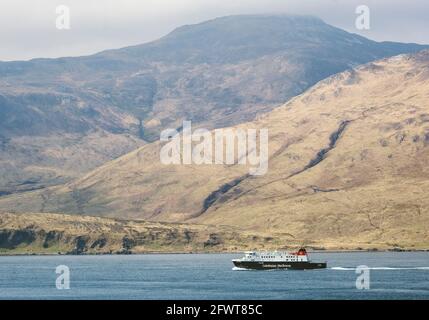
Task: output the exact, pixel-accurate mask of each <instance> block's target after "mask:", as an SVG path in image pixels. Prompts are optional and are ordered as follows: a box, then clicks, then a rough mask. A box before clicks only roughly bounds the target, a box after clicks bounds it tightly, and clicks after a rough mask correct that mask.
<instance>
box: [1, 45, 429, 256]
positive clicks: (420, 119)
mask: <svg viewBox="0 0 429 320" xmlns="http://www.w3.org/2000/svg"><path fill="white" fill-rule="evenodd" d="M428 98H429V51H422V52H420V53H417V54H412V55H399V56H395V57H392V58H386V59H382V60H379V61H376V62H371V63H368V64H365V65H362V66H359V67H356V68H354V69H352V70H348V71H345V72H343V73H339V74H336V75H333V76H331V77H329V78H327V79H325V80H322V81H320V82H319V83H317V84H316V85H315V86H313V87H311V88H310V89H309V90H307V91H306V92H305V93H303V94H302V95H299V96H297V97H295V98H293V99H291V100H290V101H289V102H288V103H286V104H284V105H283V106H280V107H278V108H276V109H274V110H273V111H271V112H270V113H267V114H265V115H262V116H260V117H258V119H256V120H254V121H252V122H247V123H243V124H241V125H239V126H236V127H234V130H237V129H239V128H241V129H246V128H256V129H261V128H267V129H268V130H269V168H268V171H267V173H266V174H265V175H261V176H251V175H249V174H248V172H249V171H248V168H247V167H246V166H242V165H238V164H237V165H164V164H162V163H161V162H160V155H159V153H160V148H161V146H160V143H159V142H155V143H151V144H147V145H145V146H143V147H142V148H140V149H138V150H136V151H133V152H131V153H129V154H127V155H125V156H123V157H121V158H119V159H117V160H114V161H112V162H109V163H107V164H105V165H103V166H101V167H99V168H97V169H96V170H94V171H92V172H90V173H88V174H87V175H85V176H84V177H82V178H80V179H77V180H75V181H73V182H70V183H67V184H65V185H63V186H58V187H52V188H48V189H46V190H43V191H38V192H31V193H26V194H22V195H15V196H7V197H3V198H2V199H0V207H1V208H3V210H6V211H15V212H29V211H37V212H65V213H73V214H90V215H100V216H110V217H122V218H125V217H127V218H144V219H149V220H162V221H180V222H185V221H186V222H192V223H200V224H201V223H203V224H209V225H229V226H235V227H239V228H243V229H246V230H252V231H263V232H272V233H275V232H283V233H287V234H290V235H291V237H292V238H294V239H306V240H307V241H311V242H312V243H315V244H319V245H320V244H323V245H324V246H327V247H330V246H335V244H336V245H337V247H338V243H341V244H342V245H344V246H348V247H358V246H368V245H370V244H371V245H375V246H378V245H379V246H386V245H387V246H390V247H396V246H400V247H401V246H402V247H415V248H422V247H424V246H427V245H428V243H429V232H428V229H427V225H428V224H429V199H428V197H427V195H426V194H427V188H428V187H429V169H428V167H427V165H426V164H427V163H428V161H429V106H428V104H427V101H428Z"/></svg>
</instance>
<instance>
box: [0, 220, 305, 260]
mask: <svg viewBox="0 0 429 320" xmlns="http://www.w3.org/2000/svg"><path fill="white" fill-rule="evenodd" d="M285 244H287V245H289V246H291V245H295V246H298V245H299V243H298V242H297V241H296V240H294V239H292V238H291V236H290V235H287V234H277V235H276V236H275V237H272V236H267V235H264V234H261V233H250V232H245V231H241V230H238V229H236V228H231V227H223V228H214V227H213V226H205V225H187V224H174V223H159V222H147V221H141V220H133V221H131V220H118V219H108V218H98V217H88V216H70V215H63V214H34V213H29V214H24V215H22V214H21V215H17V214H10V213H0V254H32V253H37V254H43V253H45V254H57V253H62V254H65V253H71V254H100V253H146V252H201V251H204V252H217V251H238V250H247V249H252V248H279V247H284V246H285Z"/></svg>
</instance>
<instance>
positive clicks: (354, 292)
mask: <svg viewBox="0 0 429 320" xmlns="http://www.w3.org/2000/svg"><path fill="white" fill-rule="evenodd" d="M241 256H242V254H144V255H96V256H66V255H64V256H0V299H2V300H5V299H6V300H15V299H39V300H43V299H54V300H57V299H96V300H98V299H102V300H104V299H108V300H109V299H119V300H123V299H126V300H129V299H131V300H134V299H145V300H146V299H163V300H165V299H167V300H170V299H174V300H188V299H190V300H206V299H210V300H245V299H252V300H253V299H255V300H262V299H263V300H265V299H274V300H277V299H290V300H295V299H316V300H319V299H348V300H349V299H350V300H356V299H359V300H361V299H370V300H374V299H429V252H348V253H332V252H330V253H329V252H317V253H312V254H311V259H312V260H313V261H327V262H328V268H327V269H324V270H305V271H299V270H296V271H292V270H273V271H249V270H247V271H246V270H241V269H237V268H234V266H233V264H232V262H231V259H234V258H239V257H241Z"/></svg>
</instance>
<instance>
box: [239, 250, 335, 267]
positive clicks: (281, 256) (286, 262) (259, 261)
mask: <svg viewBox="0 0 429 320" xmlns="http://www.w3.org/2000/svg"><path fill="white" fill-rule="evenodd" d="M232 263H233V264H234V266H235V267H236V268H240V269H254V270H269V269H291V270H308V269H326V267H327V263H326V262H312V261H310V259H309V258H308V254H307V251H306V250H305V249H304V248H301V249H299V250H298V251H297V252H291V253H290V252H287V251H272V252H269V251H261V252H258V251H247V252H245V255H244V257H243V258H241V259H234V260H232Z"/></svg>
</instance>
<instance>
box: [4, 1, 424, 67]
mask: <svg viewBox="0 0 429 320" xmlns="http://www.w3.org/2000/svg"><path fill="white" fill-rule="evenodd" d="M60 5H65V6H68V7H69V8H70V29H61V30H59V29H57V27H56V20H57V17H58V14H57V13H56V8H57V6H60ZM359 5H367V6H368V7H369V9H370V29H369V30H358V29H357V28H356V27H355V20H356V18H357V14H356V12H355V10H356V7H358V6H359ZM279 13H280V14H281V13H284V14H304V15H314V16H318V17H320V18H322V19H323V20H324V21H325V22H327V23H329V24H331V25H334V26H336V27H339V28H342V29H344V30H347V31H349V32H353V33H358V34H361V35H363V36H365V37H367V38H370V39H373V40H377V41H387V40H388V41H400V42H416V43H422V44H429V32H428V31H429V18H428V17H429V1H427V0H37V1H35V0H1V1H0V43H1V46H0V48H1V49H0V60H3V61H10V60H28V59H32V58H40V57H46V58H55V57H62V56H79V55H88V54H92V53H96V52H99V51H102V50H105V49H114V48H121V47H125V46H129V45H135V44H141V43H145V42H148V41H151V40H155V39H158V38H160V37H161V36H163V35H165V34H167V33H168V32H170V31H172V30H173V29H174V28H176V27H179V26H181V25H185V24H194V23H198V22H202V21H205V20H209V19H213V18H216V17H221V16H226V15H233V14H279Z"/></svg>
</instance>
